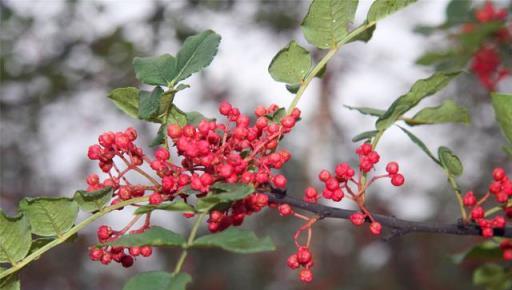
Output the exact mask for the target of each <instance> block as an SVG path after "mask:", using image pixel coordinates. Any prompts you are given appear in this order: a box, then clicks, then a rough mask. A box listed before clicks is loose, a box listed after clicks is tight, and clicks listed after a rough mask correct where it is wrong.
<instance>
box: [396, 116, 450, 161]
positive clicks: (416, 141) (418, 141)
mask: <svg viewBox="0 0 512 290" xmlns="http://www.w3.org/2000/svg"><path fill="white" fill-rule="evenodd" d="M398 128H400V129H402V131H403V132H404V133H405V134H406V135H407V136H408V137H409V139H411V141H412V142H414V144H416V145H418V147H420V149H421V150H423V152H425V153H426V154H427V155H428V157H430V158H431V159H432V160H434V162H435V163H437V164H439V165H441V162H440V161H439V160H437V158H436V157H435V156H434V154H432V152H430V150H429V149H428V147H427V145H425V143H423V141H421V139H420V138H418V137H416V136H415V135H414V134H413V133H411V132H410V131H408V130H407V129H405V128H402V127H400V126H398Z"/></svg>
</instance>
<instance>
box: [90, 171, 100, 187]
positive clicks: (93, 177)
mask: <svg viewBox="0 0 512 290" xmlns="http://www.w3.org/2000/svg"><path fill="white" fill-rule="evenodd" d="M99 183H100V178H99V177H98V175H97V174H94V173H93V174H91V175H89V176H87V184H89V185H97V184H99Z"/></svg>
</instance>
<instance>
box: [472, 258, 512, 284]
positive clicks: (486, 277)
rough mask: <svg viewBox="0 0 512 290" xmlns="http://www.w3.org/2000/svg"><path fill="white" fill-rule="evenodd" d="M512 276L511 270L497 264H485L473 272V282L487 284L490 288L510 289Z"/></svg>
mask: <svg viewBox="0 0 512 290" xmlns="http://www.w3.org/2000/svg"><path fill="white" fill-rule="evenodd" d="M510 277H511V275H510V270H507V271H505V269H504V268H503V267H502V266H499V265H496V264H485V265H482V266H480V267H478V268H477V269H476V270H475V272H473V283H475V285H480V286H485V287H486V289H488V290H508V289H511V288H512V279H511V278H510Z"/></svg>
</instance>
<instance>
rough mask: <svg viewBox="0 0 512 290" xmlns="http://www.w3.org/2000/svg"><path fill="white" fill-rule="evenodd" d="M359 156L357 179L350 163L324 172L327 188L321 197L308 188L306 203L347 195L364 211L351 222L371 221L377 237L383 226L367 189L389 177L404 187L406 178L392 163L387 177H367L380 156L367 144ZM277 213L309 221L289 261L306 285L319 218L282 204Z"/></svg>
mask: <svg viewBox="0 0 512 290" xmlns="http://www.w3.org/2000/svg"><path fill="white" fill-rule="evenodd" d="M356 154H357V155H358V156H359V167H358V172H357V176H356V170H355V169H354V168H352V167H351V166H350V165H349V164H348V163H340V164H338V165H337V166H336V168H335V170H334V173H331V172H329V171H328V170H325V169H324V170H322V171H320V173H319V175H318V178H319V180H320V181H321V182H322V183H323V186H324V188H323V190H322V193H321V195H320V194H319V193H318V191H317V190H316V189H315V188H314V187H312V186H310V187H307V188H306V189H305V190H304V201H306V202H309V203H316V202H318V200H319V199H320V197H323V198H325V199H327V200H332V201H335V202H339V201H341V200H342V199H343V198H344V197H345V196H346V197H348V198H349V199H351V200H352V201H354V202H355V203H356V204H357V205H358V206H359V208H360V210H361V212H356V213H354V214H352V215H351V216H350V221H351V222H352V223H353V224H354V225H357V226H360V225H362V224H364V223H365V222H366V220H367V219H368V220H369V221H370V226H369V228H370V232H371V233H373V234H375V235H380V234H381V232H382V225H381V224H380V223H379V222H378V221H376V220H375V219H374V218H373V216H372V214H371V213H370V211H369V210H368V209H367V208H366V205H365V202H364V201H365V194H366V190H367V189H368V187H369V186H370V185H371V184H372V183H373V182H375V181H376V180H378V179H381V178H390V179H391V184H392V185H394V186H401V185H402V184H404V182H405V179H404V177H403V175H402V174H400V173H399V167H398V164H397V163H396V162H389V163H388V164H387V166H386V171H387V174H383V175H376V176H373V177H372V178H368V173H369V172H370V171H371V170H372V169H374V168H375V165H376V164H377V163H378V162H379V161H380V156H379V154H378V153H377V152H376V151H375V150H373V147H372V145H371V144H369V143H364V144H362V145H361V146H360V147H358V148H357V150H356ZM278 210H279V214H280V215H281V216H289V215H293V216H295V217H297V218H300V219H303V220H305V221H306V223H305V224H304V225H303V226H301V227H300V228H299V229H298V230H297V232H296V233H295V235H294V241H295V245H296V247H297V252H296V253H295V254H293V255H291V256H290V257H289V258H288V262H287V264H288V267H289V268H291V269H298V268H299V267H302V270H301V271H300V274H299V277H300V280H301V281H303V282H311V280H312V279H313V274H312V272H311V268H312V266H313V256H312V254H311V251H310V250H309V245H310V242H311V236H312V229H311V227H312V225H313V224H314V223H316V221H317V218H315V217H313V218H308V217H306V216H303V215H301V214H298V213H295V212H294V211H293V209H292V208H291V207H290V205H288V204H280V205H279V206H278ZM303 232H307V242H306V243H305V244H304V245H302V244H301V243H300V242H299V237H300V235H301V234H302V233H303Z"/></svg>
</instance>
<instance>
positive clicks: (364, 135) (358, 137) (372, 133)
mask: <svg viewBox="0 0 512 290" xmlns="http://www.w3.org/2000/svg"><path fill="white" fill-rule="evenodd" d="M377 133H379V131H377V130H373V131H366V132H363V133H361V134H357V135H356V136H355V137H354V138H352V142H359V141H361V140H365V139H371V138H373V137H375V135H377Z"/></svg>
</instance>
